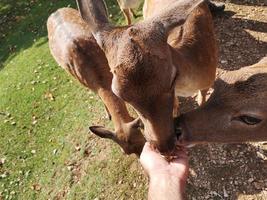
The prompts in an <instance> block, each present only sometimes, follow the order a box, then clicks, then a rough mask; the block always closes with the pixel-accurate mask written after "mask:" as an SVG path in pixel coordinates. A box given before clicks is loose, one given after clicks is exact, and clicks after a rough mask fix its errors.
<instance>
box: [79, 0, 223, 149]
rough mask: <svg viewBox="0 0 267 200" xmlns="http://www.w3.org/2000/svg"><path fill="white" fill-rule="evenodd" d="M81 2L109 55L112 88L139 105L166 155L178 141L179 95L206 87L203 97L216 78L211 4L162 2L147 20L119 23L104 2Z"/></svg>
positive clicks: (147, 131) (146, 131)
mask: <svg viewBox="0 0 267 200" xmlns="http://www.w3.org/2000/svg"><path fill="white" fill-rule="evenodd" d="M77 2H78V6H79V10H80V13H81V16H82V18H83V19H84V20H85V21H86V22H87V24H88V27H90V32H92V34H93V36H94V38H95V39H96V41H97V43H98V45H99V47H101V49H102V50H103V52H104V53H105V56H106V58H107V61H108V64H109V67H110V71H111V72H112V75H113V77H112V84H111V88H112V91H113V92H114V93H115V94H116V95H117V96H118V97H120V98H121V99H123V100H124V101H126V102H128V103H129V104H131V105H132V106H133V107H134V108H135V110H136V111H137V113H138V114H139V116H140V118H141V120H142V122H143V124H144V135H145V137H146V140H147V141H149V142H151V143H153V144H154V146H155V147H157V148H158V149H159V150H160V151H161V152H163V153H167V152H171V151H172V150H173V149H174V147H175V144H176V135H175V131H174V126H173V116H172V114H173V105H174V99H175V96H191V95H193V94H194V93H196V92H197V91H198V90H202V91H203V93H202V94H203V99H204V97H205V91H206V90H207V89H208V88H209V87H210V86H211V85H212V84H213V82H214V79H215V71H216V66H217V60H218V56H217V45H216V41H215V36H214V31H213V22H212V17H211V14H210V11H209V9H208V6H207V4H206V3H205V2H203V0H180V1H176V0H170V1H167V3H166V1H164V0H158V1H157V5H158V6H157V7H155V10H154V11H153V12H152V13H153V15H151V16H149V15H146V16H147V18H146V19H145V20H144V21H142V22H140V23H137V24H135V25H132V26H126V27H115V26H113V25H112V24H110V23H109V21H108V18H107V15H106V10H105V6H104V3H103V1H102V0H77ZM88 34H89V33H88ZM88 51H91V49H88ZM202 102H203V101H202ZM102 131H104V129H102ZM98 134H99V132H98Z"/></svg>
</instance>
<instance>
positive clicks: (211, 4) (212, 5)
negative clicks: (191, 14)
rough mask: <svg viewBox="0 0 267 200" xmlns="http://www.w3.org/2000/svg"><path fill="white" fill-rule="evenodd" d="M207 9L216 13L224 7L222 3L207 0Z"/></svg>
mask: <svg viewBox="0 0 267 200" xmlns="http://www.w3.org/2000/svg"><path fill="white" fill-rule="evenodd" d="M207 3H208V6H209V9H210V11H211V12H213V13H216V12H221V11H223V10H224V9H225V5H224V3H214V2H211V1H210V0H209V1H207Z"/></svg>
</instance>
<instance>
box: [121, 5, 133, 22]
mask: <svg viewBox="0 0 267 200" xmlns="http://www.w3.org/2000/svg"><path fill="white" fill-rule="evenodd" d="M122 12H123V15H124V17H125V19H126V21H127V24H128V25H130V24H131V23H132V21H131V15H130V9H123V10H122Z"/></svg>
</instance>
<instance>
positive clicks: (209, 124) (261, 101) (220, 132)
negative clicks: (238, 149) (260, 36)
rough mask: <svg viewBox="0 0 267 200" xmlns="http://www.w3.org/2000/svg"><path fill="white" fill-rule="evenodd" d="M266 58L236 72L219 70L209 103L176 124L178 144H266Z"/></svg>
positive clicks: (179, 119) (183, 116) (186, 115)
mask: <svg viewBox="0 0 267 200" xmlns="http://www.w3.org/2000/svg"><path fill="white" fill-rule="evenodd" d="M266 86H267V57H265V58H264V59H262V60H261V61H260V62H258V63H257V64H255V65H252V66H248V67H244V68H241V69H239V70H236V71H224V70H219V75H218V79H217V80H216V82H215V85H214V92H213V93H212V95H211V96H210V98H209V100H208V101H207V102H206V103H205V104H204V105H203V106H201V107H199V108H198V109H196V110H193V111H192V112H189V113H185V114H183V115H181V117H180V118H178V119H177V121H176V123H177V124H176V126H177V129H178V130H179V127H180V128H181V129H180V131H181V132H180V134H181V136H180V143H181V144H183V145H187V144H201V143H209V142H210V143H240V142H259V141H267V87H266Z"/></svg>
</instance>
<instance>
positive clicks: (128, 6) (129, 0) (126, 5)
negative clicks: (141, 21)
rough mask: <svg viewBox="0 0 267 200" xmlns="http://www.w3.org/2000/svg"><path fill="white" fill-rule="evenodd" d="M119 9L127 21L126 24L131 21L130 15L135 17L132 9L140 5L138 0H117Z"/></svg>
mask: <svg viewBox="0 0 267 200" xmlns="http://www.w3.org/2000/svg"><path fill="white" fill-rule="evenodd" d="M117 2H118V4H119V6H120V9H121V11H122V12H123V15H124V17H125V19H126V21H127V24H128V25H130V24H131V23H132V16H133V17H136V16H135V14H134V11H133V9H135V8H138V6H139V5H140V0H117Z"/></svg>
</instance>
